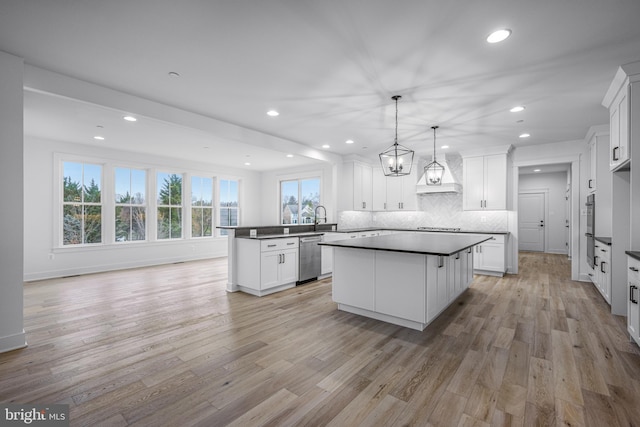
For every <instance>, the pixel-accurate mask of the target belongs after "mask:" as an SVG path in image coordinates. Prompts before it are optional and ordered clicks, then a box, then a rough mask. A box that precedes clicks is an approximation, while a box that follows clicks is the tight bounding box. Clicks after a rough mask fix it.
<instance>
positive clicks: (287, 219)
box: [280, 178, 320, 224]
mask: <svg viewBox="0 0 640 427" xmlns="http://www.w3.org/2000/svg"><path fill="white" fill-rule="evenodd" d="M280 200H281V201H282V204H281V210H280V222H281V223H282V224H313V221H314V219H315V209H316V206H318V205H319V204H320V178H309V179H295V180H286V181H280Z"/></svg>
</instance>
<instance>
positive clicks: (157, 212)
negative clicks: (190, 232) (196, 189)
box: [153, 168, 189, 242]
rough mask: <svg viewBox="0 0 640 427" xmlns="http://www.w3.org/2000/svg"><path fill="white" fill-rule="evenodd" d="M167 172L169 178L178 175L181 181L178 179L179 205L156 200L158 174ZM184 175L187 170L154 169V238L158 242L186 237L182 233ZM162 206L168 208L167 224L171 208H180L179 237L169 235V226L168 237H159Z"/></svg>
mask: <svg viewBox="0 0 640 427" xmlns="http://www.w3.org/2000/svg"><path fill="white" fill-rule="evenodd" d="M163 173H164V174H167V175H168V177H169V178H171V177H172V176H174V175H175V176H179V177H180V179H181V181H180V205H173V204H171V203H169V204H168V205H166V204H160V203H159V202H158V196H159V193H160V184H161V183H160V182H159V180H158V178H159V175H160V174H163ZM185 176H189V174H188V173H187V172H182V173H175V172H166V169H165V168H162V169H156V170H155V180H154V181H155V192H154V197H153V198H154V200H155V209H154V210H155V216H156V221H155V224H156V226H155V227H154V228H155V231H156V235H155V238H156V240H157V241H159V242H166V241H171V240H174V241H175V240H184V239H186V237H185V233H184V229H185V225H186V224H185V222H186V221H185V216H184V206H185V202H184V201H185ZM161 208H164V209H167V208H168V209H169V224H171V210H172V209H180V237H172V236H171V227H170V228H169V237H162V238H161V237H159V234H160V233H159V231H160V230H159V228H160V223H159V218H160V215H159V212H160V209H161Z"/></svg>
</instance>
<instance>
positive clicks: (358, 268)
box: [332, 247, 376, 310]
mask: <svg viewBox="0 0 640 427" xmlns="http://www.w3.org/2000/svg"><path fill="white" fill-rule="evenodd" d="M333 250H334V252H333V253H334V258H333V265H334V271H338V272H343V274H340V275H338V276H335V275H334V276H333V280H332V297H333V300H334V301H336V302H338V303H340V304H346V305H349V306H352V307H357V308H361V309H365V310H373V308H374V295H375V292H374V285H375V253H376V251H363V250H359V249H352V248H338V247H336V248H334V249H333Z"/></svg>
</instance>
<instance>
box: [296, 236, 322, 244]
mask: <svg viewBox="0 0 640 427" xmlns="http://www.w3.org/2000/svg"><path fill="white" fill-rule="evenodd" d="M318 242H322V236H313V237H301V238H300V243H318Z"/></svg>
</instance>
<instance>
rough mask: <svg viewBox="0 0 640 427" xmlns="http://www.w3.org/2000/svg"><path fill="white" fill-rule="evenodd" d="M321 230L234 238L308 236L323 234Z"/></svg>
mask: <svg viewBox="0 0 640 427" xmlns="http://www.w3.org/2000/svg"><path fill="white" fill-rule="evenodd" d="M323 235H324V232H323V231H308V232H305V233H289V234H259V235H257V236H256V237H251V236H237V237H236V239H252V240H267V239H286V238H287V237H309V236H323Z"/></svg>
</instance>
